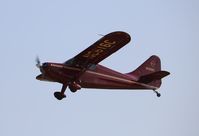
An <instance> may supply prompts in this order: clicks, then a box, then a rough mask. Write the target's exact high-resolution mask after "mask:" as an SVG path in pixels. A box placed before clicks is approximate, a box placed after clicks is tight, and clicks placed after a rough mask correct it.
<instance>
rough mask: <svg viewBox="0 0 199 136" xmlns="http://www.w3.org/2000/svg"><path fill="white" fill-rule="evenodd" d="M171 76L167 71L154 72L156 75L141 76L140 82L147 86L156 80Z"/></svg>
mask: <svg viewBox="0 0 199 136" xmlns="http://www.w3.org/2000/svg"><path fill="white" fill-rule="evenodd" d="M169 74H170V73H169V72H167V71H158V72H154V73H151V74H148V75H144V76H141V77H140V79H139V80H138V82H141V83H145V84H147V83H150V82H152V81H154V80H160V79H162V78H163V77H165V76H167V75H169Z"/></svg>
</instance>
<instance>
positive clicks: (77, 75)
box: [36, 31, 170, 100]
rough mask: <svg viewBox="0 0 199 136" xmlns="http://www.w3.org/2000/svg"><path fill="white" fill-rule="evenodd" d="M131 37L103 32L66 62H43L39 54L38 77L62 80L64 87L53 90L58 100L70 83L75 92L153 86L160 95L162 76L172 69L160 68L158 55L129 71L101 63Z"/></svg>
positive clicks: (121, 33) (53, 80) (56, 80)
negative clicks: (122, 70) (92, 42)
mask: <svg viewBox="0 0 199 136" xmlns="http://www.w3.org/2000/svg"><path fill="white" fill-rule="evenodd" d="M130 40H131V37H130V35H129V34H127V33H126V32H122V31H116V32H112V33H109V34H107V35H105V36H103V37H102V38H101V39H99V40H98V41H97V42H95V43H94V44H92V45H91V46H90V47H88V48H87V49H85V50H84V51H82V52H81V53H79V54H78V55H76V56H75V57H73V58H72V59H69V60H68V61H66V62H64V63H52V62H45V63H42V64H41V63H40V60H39V59H38V58H37V60H36V61H37V64H36V66H37V67H38V68H39V69H40V71H41V74H40V75H38V76H37V77H36V79H38V80H41V81H51V82H58V83H61V84H62V89H61V91H60V92H55V93H54V96H55V97H56V98H57V99H58V100H62V99H63V98H65V97H66V95H65V90H66V88H67V87H69V89H70V90H71V92H76V91H77V90H80V89H81V88H97V89H150V90H153V91H154V92H155V93H156V94H157V96H158V97H160V93H159V92H158V91H156V90H157V89H158V88H159V87H160V86H161V79H162V78H163V77H165V76H167V75H169V74H170V73H169V72H167V71H162V70H161V64H160V59H159V57H158V56H155V55H153V56H151V57H150V58H149V59H148V60H146V61H145V62H144V63H143V64H142V65H141V66H139V67H138V68H137V69H135V70H134V71H132V72H130V73H126V74H122V73H120V72H117V71H114V70H112V69H109V68H107V67H104V66H102V65H100V64H98V63H99V62H101V61H102V60H104V59H105V58H107V57H108V56H110V55H111V54H113V53H114V52H116V51H117V50H119V49H120V48H122V47H123V46H124V45H126V44H127V43H129V42H130Z"/></svg>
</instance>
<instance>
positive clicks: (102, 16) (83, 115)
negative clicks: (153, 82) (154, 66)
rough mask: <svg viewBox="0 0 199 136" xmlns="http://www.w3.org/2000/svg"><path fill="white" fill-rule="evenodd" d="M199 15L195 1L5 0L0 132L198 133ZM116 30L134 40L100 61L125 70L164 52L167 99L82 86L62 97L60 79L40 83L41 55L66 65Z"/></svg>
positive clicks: (0, 28)
mask: <svg viewBox="0 0 199 136" xmlns="http://www.w3.org/2000/svg"><path fill="white" fill-rule="evenodd" d="M198 13H199V2H198V1H197V0H165V1H163V0H162V1H156V0H151V1H146V0H139V1H138V0H122V1H119V0H118V1H114V0H109V1H107V0H100V1H93V0H84V1H77V0H73V1H70V2H67V1H64V0H58V1H53V0H29V1H26V0H18V1H14V0H6V1H0V61H1V70H0V75H1V80H0V81H1V82H0V84H1V95H0V107H1V112H0V135H1V136H11V135H16V136H27V135H29V136H35V135H48V136H53V135H71V136H76V135H82V136H91V135H92V136H93V135H95V136H102V135H114V136H121V135H125V136H132V135H140V136H150V135H151V136H159V135H161V136H168V135H169V136H176V135H181V136H187V135H191V136H198V135H199V128H198V126H199V117H198V115H199V107H198V104H199V99H198V97H199V87H198V77H199V72H198V69H199V64H198V58H199V55H198V51H199V47H198V45H199V38H198V35H199V25H198V24H199V15H198ZM117 30H120V31H125V32H128V33H129V34H130V35H131V37H132V41H131V42H130V43H129V44H128V45H127V46H126V47H124V48H122V49H121V50H120V51H118V52H117V53H115V54H114V55H112V56H111V57H109V58H107V59H106V60H104V61H103V62H101V64H103V65H105V66H107V67H109V68H112V69H115V70H117V71H120V72H123V73H125V72H129V71H132V70H134V69H135V68H137V67H138V66H139V65H140V64H141V63H142V62H144V61H145V60H146V59H147V58H148V57H150V56H151V55H153V54H155V55H158V56H159V57H160V58H161V60H162V69H165V70H168V71H170V72H171V75H170V76H169V77H167V78H165V79H164V80H163V84H162V86H161V88H160V89H159V91H160V92H161V94H162V97H160V98H157V97H156V96H155V94H153V93H152V92H150V91H139V90H135V91H123V90H121V91H114V90H112V91H108V90H96V89H82V90H80V91H79V92H77V93H75V94H73V93H71V92H69V91H67V92H66V93H67V99H65V100H63V101H57V100H56V99H55V98H54V97H53V93H54V91H55V90H60V89H61V85H60V84H56V83H48V82H39V81H37V80H35V76H37V75H38V74H39V70H38V69H37V68H36V67H35V57H36V56H37V55H39V56H40V58H41V61H42V62H45V61H52V62H64V61H66V60H67V59H69V58H71V57H73V56H74V55H76V54H77V53H79V52H81V51H82V50H83V49H85V48H86V47H88V46H89V45H91V44H92V43H93V42H95V41H96V40H98V39H99V38H100V36H99V35H98V34H107V33H109V32H112V31H117Z"/></svg>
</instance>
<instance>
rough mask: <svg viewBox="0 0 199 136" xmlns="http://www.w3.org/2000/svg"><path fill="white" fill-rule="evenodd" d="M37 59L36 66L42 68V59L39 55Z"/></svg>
mask: <svg viewBox="0 0 199 136" xmlns="http://www.w3.org/2000/svg"><path fill="white" fill-rule="evenodd" d="M35 61H36V67H38V68H40V67H41V62H40V59H39V57H38V56H37V57H36V59H35Z"/></svg>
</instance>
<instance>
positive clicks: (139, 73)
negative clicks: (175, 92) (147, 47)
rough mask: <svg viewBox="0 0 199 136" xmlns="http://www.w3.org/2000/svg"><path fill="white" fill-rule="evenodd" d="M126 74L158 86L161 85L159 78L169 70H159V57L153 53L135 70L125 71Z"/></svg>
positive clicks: (139, 80) (167, 73)
mask: <svg viewBox="0 0 199 136" xmlns="http://www.w3.org/2000/svg"><path fill="white" fill-rule="evenodd" d="M127 75H129V76H133V77H134V78H136V79H137V81H138V82H141V83H145V84H148V85H151V86H155V87H157V88H159V87H160V86H161V78H163V77H165V76H167V75H169V72H167V71H161V61H160V58H159V57H158V56H155V55H153V56H151V57H150V58H149V59H147V60H146V61H145V62H144V63H143V64H142V65H140V66H139V67H138V68H137V69H136V70H134V71H133V72H130V73H127Z"/></svg>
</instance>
